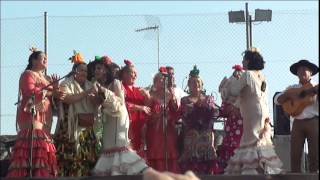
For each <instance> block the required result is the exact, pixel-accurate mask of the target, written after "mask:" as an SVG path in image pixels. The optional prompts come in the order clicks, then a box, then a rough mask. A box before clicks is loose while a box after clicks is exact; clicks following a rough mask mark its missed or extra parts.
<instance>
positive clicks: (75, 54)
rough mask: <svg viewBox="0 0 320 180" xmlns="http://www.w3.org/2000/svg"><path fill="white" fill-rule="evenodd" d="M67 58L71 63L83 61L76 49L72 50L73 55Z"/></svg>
mask: <svg viewBox="0 0 320 180" xmlns="http://www.w3.org/2000/svg"><path fill="white" fill-rule="evenodd" d="M69 60H70V61H71V63H73V64H82V63H85V62H84V58H83V56H82V54H80V53H79V52H77V51H75V50H73V56H72V57H70V58H69Z"/></svg>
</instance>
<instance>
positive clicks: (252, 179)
mask: <svg viewBox="0 0 320 180" xmlns="http://www.w3.org/2000/svg"><path fill="white" fill-rule="evenodd" d="M4 179H11V178H4ZM17 179H20V178H17ZM21 179H22V178H21ZM25 179H37V180H40V179H41V180H45V179H42V178H25ZM56 179H59V180H80V179H81V180H142V179H143V178H142V176H141V175H137V176H104V177H94V176H90V177H78V178H71V177H61V178H56ZM200 179H201V180H318V179H319V174H291V173H290V174H281V175H270V176H264V175H237V176H235V175H215V176H200ZM48 180H49V179H48Z"/></svg>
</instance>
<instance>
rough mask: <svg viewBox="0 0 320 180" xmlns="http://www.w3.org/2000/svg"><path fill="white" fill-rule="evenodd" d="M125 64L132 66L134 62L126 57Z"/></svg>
mask: <svg viewBox="0 0 320 180" xmlns="http://www.w3.org/2000/svg"><path fill="white" fill-rule="evenodd" d="M124 64H126V65H127V66H132V65H133V64H132V62H131V61H130V60H127V59H125V60H124Z"/></svg>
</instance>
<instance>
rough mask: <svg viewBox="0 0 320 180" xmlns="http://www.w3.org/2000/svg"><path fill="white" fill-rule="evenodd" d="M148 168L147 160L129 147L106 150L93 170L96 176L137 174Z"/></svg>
mask: <svg viewBox="0 0 320 180" xmlns="http://www.w3.org/2000/svg"><path fill="white" fill-rule="evenodd" d="M146 168H148V166H147V165H146V163H145V161H144V160H143V159H142V158H141V157H139V156H138V155H137V154H136V153H135V151H133V150H131V149H130V148H128V147H117V148H112V149H107V150H105V151H104V152H103V153H102V154H101V156H100V158H99V159H98V161H97V164H96V166H95V168H94V169H93V171H92V174H93V175H96V176H106V175H107V176H110V175H111V176H114V175H135V174H139V173H141V172H142V171H143V170H144V169H146Z"/></svg>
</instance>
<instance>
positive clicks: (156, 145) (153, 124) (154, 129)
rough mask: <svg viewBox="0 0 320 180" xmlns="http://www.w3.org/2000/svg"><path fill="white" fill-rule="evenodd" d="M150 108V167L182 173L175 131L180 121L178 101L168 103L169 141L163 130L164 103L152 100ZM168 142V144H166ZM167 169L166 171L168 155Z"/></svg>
mask: <svg viewBox="0 0 320 180" xmlns="http://www.w3.org/2000/svg"><path fill="white" fill-rule="evenodd" d="M150 108H151V110H152V112H151V116H149V118H148V121H147V124H146V145H147V162H148V165H149V166H150V167H152V168H154V169H156V170H158V171H169V172H174V173H180V167H179V164H178V158H179V154H178V145H177V143H178V142H177V141H178V134H177V131H176V129H175V124H176V121H177V120H178V119H179V118H178V117H179V112H178V105H177V101H174V100H172V99H171V100H170V101H169V102H168V103H167V107H166V114H167V139H165V133H164V129H163V112H164V111H163V108H164V103H163V101H160V100H158V99H155V98H152V99H151V105H150ZM166 141H167V144H165V143H166ZM166 151H167V158H168V160H167V163H168V164H167V165H168V166H167V167H168V169H166V158H165V157H166V155H165V153H166Z"/></svg>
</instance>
